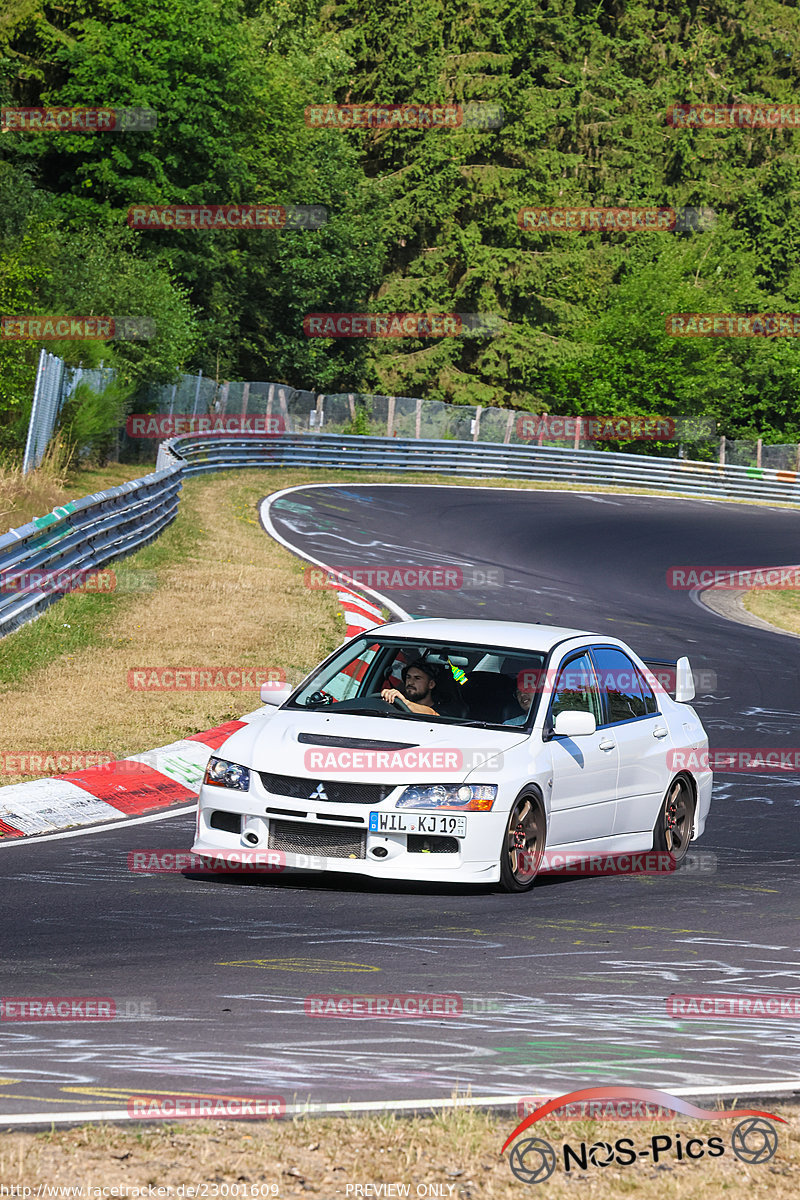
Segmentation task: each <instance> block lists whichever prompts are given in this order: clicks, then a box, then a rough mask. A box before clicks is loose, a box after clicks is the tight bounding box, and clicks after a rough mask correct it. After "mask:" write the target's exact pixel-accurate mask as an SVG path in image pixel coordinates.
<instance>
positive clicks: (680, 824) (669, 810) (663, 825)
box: [653, 775, 695, 863]
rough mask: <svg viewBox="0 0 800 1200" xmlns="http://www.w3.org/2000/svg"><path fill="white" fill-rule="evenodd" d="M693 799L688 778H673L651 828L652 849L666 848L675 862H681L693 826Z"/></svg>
mask: <svg viewBox="0 0 800 1200" xmlns="http://www.w3.org/2000/svg"><path fill="white" fill-rule="evenodd" d="M694 808H695V800H694V793H693V792H692V787H691V784H690V783H689V781H688V779H684V778H683V776H681V775H679V776H678V777H677V779H673V781H672V783H671V784H670V785H669V788H668V789H667V794H666V796H665V797H664V803H663V804H662V805H661V812H660V813H659V814H658V820H657V821H656V827H655V829H654V830H653V849H654V850H667V851H669V853H670V854H672V856H673V857H674V859H675V862H676V863H680V862H683V860H684V858H685V857H686V852H687V850H688V849H689V843H690V842H691V840H692V829H693V827H694Z"/></svg>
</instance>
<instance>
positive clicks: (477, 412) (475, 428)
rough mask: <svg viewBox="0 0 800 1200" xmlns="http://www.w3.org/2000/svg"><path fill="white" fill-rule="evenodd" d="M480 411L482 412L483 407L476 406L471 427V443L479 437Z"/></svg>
mask: <svg viewBox="0 0 800 1200" xmlns="http://www.w3.org/2000/svg"><path fill="white" fill-rule="evenodd" d="M482 411H483V406H482V405H480V404H479V405H478V406H477V408H476V409H475V421H474V423H473V426H472V440H473V442H477V440H478V438H479V437H480V435H481V412H482Z"/></svg>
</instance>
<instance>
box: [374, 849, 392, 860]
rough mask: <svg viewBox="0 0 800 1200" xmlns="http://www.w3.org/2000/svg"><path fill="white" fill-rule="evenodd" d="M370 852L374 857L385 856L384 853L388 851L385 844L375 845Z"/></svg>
mask: <svg viewBox="0 0 800 1200" xmlns="http://www.w3.org/2000/svg"><path fill="white" fill-rule="evenodd" d="M372 853H373V854H374V855H375V857H376V858H386V855H387V854H388V853H389V851H388V850H387V849H386V847H385V846H376V847H375V849H374V850H373V851H372Z"/></svg>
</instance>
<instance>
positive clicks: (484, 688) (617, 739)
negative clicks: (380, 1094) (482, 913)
mask: <svg viewBox="0 0 800 1200" xmlns="http://www.w3.org/2000/svg"><path fill="white" fill-rule="evenodd" d="M675 678H676V687H675V697H676V698H675V699H672V698H671V696H670V695H669V694H668V693H667V692H666V691H665V689H664V688H663V687H662V686H661V684H660V682H659V679H658V678H657V677H656V676H655V675H654V674H653V673H652V672H651V671H650V670H649V669H648V667H647V666H646V664H645V662H644V661H643V660H642V659H640V658H639V657H637V655H636V654H634V652H633V651H632V650H631V649H630V648H629V647H628V646H626V645H625V643H624V642H621V641H618V640H617V639H616V638H609V637H605V636H603V635H600V634H591V633H585V632H580V631H577V630H574V629H560V628H556V627H554V626H547V625H527V624H521V623H516V622H501V621H476V620H450V619H438V618H437V619H422V620H415V621H404V622H397V623H392V624H388V625H381V626H378V627H377V628H374V629H370V630H367V631H366V632H364V633H363V634H360V635H359V636H357V637H354V638H352V639H351V640H350V641H348V642H346V643H344V645H342V646H340V647H339V649H338V650H336V651H335V652H334V653H333V654H332V655H331V656H330V657H329V658H328V659H326V660H325V662H323V663H322V664H321V665H320V666H319V667H317V668H316V669H315V670H314V671H313V672H312V673H311V675H309V676H308V678H307V679H306V680H305V681H304V682H303V683H302V684H301V685H300V686H299V687H298V688H296V689H294V690H291V689H289V688H285V689H284V690H283V691H282V692H279V693H276V692H275V691H273V690H271V689H270V688H269V685H266V687H265V688H264V689H262V699H263V700H265V701H266V707H265V709H264V715H263V716H257V717H256V718H254V719H253V720H252V721H251V722H250V723H249V724H248V725H247V726H246V727H244V728H242V729H239V730H238V731H237V732H236V733H234V734H233V735H232V736H231V737H230V738H229V739H228V740H227V741H226V742H225V743H224V744H223V745H222V746H221V747H220V748H219V750H217V751H216V752H215V753H214V755H213V756H212V758H211V759H210V761H209V763H208V767H207V770H206V774H205V778H204V781H203V785H202V788H201V790H200V796H199V805H198V817H197V836H196V839H195V843H194V846H193V848H192V849H193V851H194V852H195V853H197V854H199V855H206V856H213V855H215V854H217V855H218V854H219V853H220V852H231V851H234V850H238V851H255V850H264V851H272V852H275V854H276V855H277V856H279V857H280V861H281V863H282V864H285V865H286V866H288V867H299V868H309V867H311V868H313V869H324V870H334V871H344V872H354V873H357V874H361V875H371V876H375V877H376V878H380V879H387V880H393V879H402V880H421V881H428V882H433V883H437V882H438V883H445V882H447V883H497V882H498V881H499V883H500V885H501V886H502V887H503V888H504V889H505V890H506V891H513V892H516V891H524V890H526V889H527V888H529V887H531V886H532V884H533V882H534V879H535V876H536V873H537V871H538V869H539V867H540V864H541V862H542V855H543V853H544V852H545V850H546V851H547V852H548V857H549V856H550V855H551V854H552V853H553V852H570V853H574V854H578V855H580V854H598V853H603V854H607V855H621V854H628V853H630V852H633V851H649V850H652V849H655V850H663V851H669V852H670V853H671V854H672V855H673V856H674V858H675V860H677V862H680V861H681V860H682V859H683V858H684V857H685V855H686V851H687V849H688V846H689V842H690V840H692V839H693V838H696V837H699V836H700V834H702V832H703V830H704V828H705V823H706V817H707V815H708V810H709V807H710V803H711V786H712V774H711V771H710V770H708V769H707V762H708V755H707V753H705V754H704V753H703V752H704V751H707V748H708V739H707V737H706V733H705V730H704V729H703V726H702V725H701V723H700V720H699V718H698V716H697V714H696V713H695V711H694V709H693V708H692V707H691V706H690V705H689V704H687V703H685V701H687V700H690V699H692V697H693V696H694V683H693V680H692V675H691V670H690V667H689V662H688V659H685V658H682V659H679V660H678V663H677V669H676V671H675ZM412 684H413V685H414V686H412ZM382 694H383V696H382ZM403 696H405V697H406V698H405V699H403ZM383 697H389V699H386V698H383ZM415 697H416V699H415ZM406 701H408V703H407V702H406ZM423 701H424V703H423ZM412 703H413V704H414V706H415V707H416V711H412V709H411V708H410V707H409V705H410V704H412ZM421 710H424V711H421Z"/></svg>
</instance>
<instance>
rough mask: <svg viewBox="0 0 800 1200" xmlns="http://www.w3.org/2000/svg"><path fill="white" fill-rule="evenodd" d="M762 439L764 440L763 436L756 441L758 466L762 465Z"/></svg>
mask: <svg viewBox="0 0 800 1200" xmlns="http://www.w3.org/2000/svg"><path fill="white" fill-rule="evenodd" d="M762 440H763V439H762V438H759V439H758V441H757V442H756V466H757V467H760V466H761V446H762Z"/></svg>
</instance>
